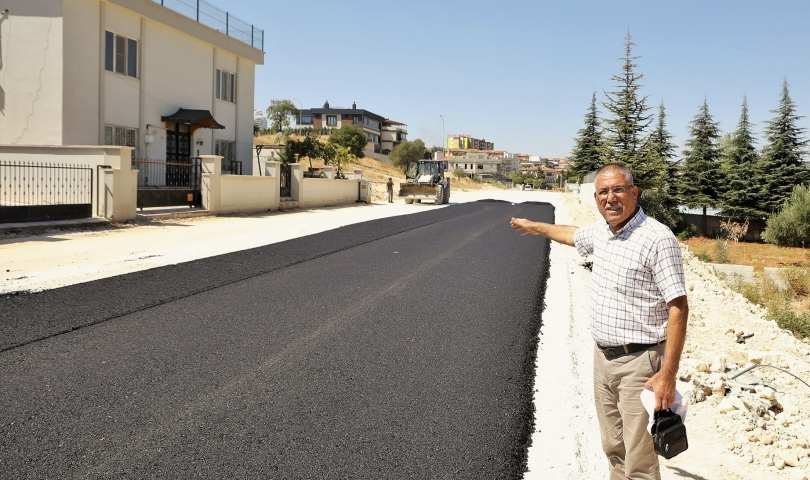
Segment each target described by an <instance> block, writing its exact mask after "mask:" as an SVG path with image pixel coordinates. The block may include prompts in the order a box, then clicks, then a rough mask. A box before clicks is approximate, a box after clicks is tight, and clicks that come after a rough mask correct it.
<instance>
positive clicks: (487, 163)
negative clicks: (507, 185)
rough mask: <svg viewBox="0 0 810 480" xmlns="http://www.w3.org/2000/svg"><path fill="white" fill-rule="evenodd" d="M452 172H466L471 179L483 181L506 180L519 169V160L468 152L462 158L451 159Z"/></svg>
mask: <svg viewBox="0 0 810 480" xmlns="http://www.w3.org/2000/svg"><path fill="white" fill-rule="evenodd" d="M447 160H448V167H449V170H450V171H454V170H456V169H460V170H464V173H466V174H467V176H469V177H473V176H476V177H479V178H481V179H484V180H486V179H493V180H505V179H506V177H507V176H508V175H509V174H510V173H511V172H513V171H515V170H517V169H518V161H517V158H516V157H515V156H514V155H512V154H506V155H504V156H502V157H494V156H491V155H488V154H486V153H482V152H468V153H465V154H464V155H462V156H460V157H449V158H448V159H447Z"/></svg>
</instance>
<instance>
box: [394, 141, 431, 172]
mask: <svg viewBox="0 0 810 480" xmlns="http://www.w3.org/2000/svg"><path fill="white" fill-rule="evenodd" d="M424 156H425V142H423V141H422V140H421V139H419V138H417V139H416V140H414V141H412V142H411V141H407V140H406V141H404V142H402V143H400V144H399V145H397V146H396V147H394V150H393V151H391V154H390V155H389V157H390V158H391V163H393V164H394V166H395V167H399V168H401V169H402V171H405V170H407V169H408V164H409V163H411V162H416V161H419V160H421V159H422V158H424Z"/></svg>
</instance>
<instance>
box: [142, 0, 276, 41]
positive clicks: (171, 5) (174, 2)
mask: <svg viewBox="0 0 810 480" xmlns="http://www.w3.org/2000/svg"><path fill="white" fill-rule="evenodd" d="M152 1H153V2H155V3H159V4H161V5H163V6H164V7H166V8H168V9H170V10H174V11H175V12H177V13H179V14H181V15H185V16H187V17H188V18H191V19H194V20H196V21H198V22H200V23H202V24H203V25H205V26H206V27H211V28H213V29H214V30H216V31H218V32H222V33H224V34H225V35H228V36H229V37H232V38H235V39H237V40H239V41H240V42H243V43H246V44H248V45H250V46H251V47H253V48H258V49H261V51H264V30H259V29H258V28H256V27H254V26H253V25H251V24H249V23H247V22H245V21H243V20H240V19H238V18H236V17H234V16H233V15H231V14H229V13H228V12H226V11H224V10H220V9H219V8H217V7H215V6H213V5H212V4H210V3H208V2H206V1H205V0H152Z"/></svg>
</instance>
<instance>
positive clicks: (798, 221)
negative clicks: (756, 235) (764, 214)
mask: <svg viewBox="0 0 810 480" xmlns="http://www.w3.org/2000/svg"><path fill="white" fill-rule="evenodd" d="M808 237H810V189H808V188H807V187H806V186H804V185H798V186H796V188H794V189H793V193H792V194H791V195H790V198H789V199H788V200H787V201H786V202H785V204H784V205H783V206H782V210H780V211H779V212H778V213H775V214H773V215H771V216H770V217H768V222H767V225H766V227H765V231H764V232H762V239H763V240H765V241H766V242H768V243H773V244H774V245H778V246H780V247H783V246H794V245H800V244H801V243H802V241H804V240H806V239H808Z"/></svg>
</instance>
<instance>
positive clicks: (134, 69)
mask: <svg viewBox="0 0 810 480" xmlns="http://www.w3.org/2000/svg"><path fill="white" fill-rule="evenodd" d="M111 39H112V40H111ZM119 42H120V43H119ZM104 47H105V50H104V69H105V70H107V71H108V72H113V73H117V74H118V75H125V76H127V77H132V78H138V40H136V39H134V38H129V37H125V36H124V35H119V34H117V33H115V32H111V31H109V30H106V32H105V35H104Z"/></svg>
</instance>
